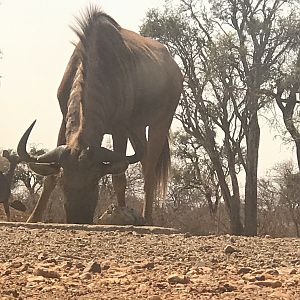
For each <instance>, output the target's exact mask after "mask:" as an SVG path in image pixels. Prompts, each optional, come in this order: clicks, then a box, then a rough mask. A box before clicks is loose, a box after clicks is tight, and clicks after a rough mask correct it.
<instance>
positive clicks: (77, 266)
mask: <svg viewBox="0 0 300 300" xmlns="http://www.w3.org/2000/svg"><path fill="white" fill-rule="evenodd" d="M75 266H76V268H77V269H79V270H81V269H82V270H83V269H84V264H83V263H82V262H78V263H76V265H75Z"/></svg>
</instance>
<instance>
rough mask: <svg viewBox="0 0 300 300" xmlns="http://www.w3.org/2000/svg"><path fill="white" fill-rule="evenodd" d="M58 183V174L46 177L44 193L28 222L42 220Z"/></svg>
mask: <svg viewBox="0 0 300 300" xmlns="http://www.w3.org/2000/svg"><path fill="white" fill-rule="evenodd" d="M56 183H57V175H51V176H48V177H46V178H45V180H44V184H43V191H42V194H41V196H40V198H39V200H38V202H37V204H36V206H35V208H34V210H33V212H32V214H31V216H30V217H29V219H28V220H27V223H36V222H41V221H42V218H43V214H44V212H45V211H46V209H47V205H48V202H49V198H50V195H51V193H52V191H53V190H54V188H55V186H56Z"/></svg>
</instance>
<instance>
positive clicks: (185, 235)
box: [183, 232, 193, 238]
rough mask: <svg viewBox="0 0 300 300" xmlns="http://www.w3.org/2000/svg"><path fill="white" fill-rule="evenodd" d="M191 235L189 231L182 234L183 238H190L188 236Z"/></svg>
mask: <svg viewBox="0 0 300 300" xmlns="http://www.w3.org/2000/svg"><path fill="white" fill-rule="evenodd" d="M192 236H193V235H192V234H191V233H190V232H186V233H185V234H184V235H183V237H184V238H190V237H192Z"/></svg>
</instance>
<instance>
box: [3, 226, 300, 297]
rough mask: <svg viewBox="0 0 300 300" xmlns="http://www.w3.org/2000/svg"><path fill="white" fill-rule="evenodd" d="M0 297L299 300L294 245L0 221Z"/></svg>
mask: <svg viewBox="0 0 300 300" xmlns="http://www.w3.org/2000/svg"><path fill="white" fill-rule="evenodd" d="M0 239H1V243H0V295H1V297H0V299H72V300H73V299H124V300H127V299H152V300H159V299H300V240H299V239H291V238H282V239H279V238H276V239H274V238H271V237H264V238H262V237H259V238H258V237H257V238H247V237H233V236H229V235H226V236H191V235H190V234H178V233H174V231H172V230H165V229H159V228H147V227H132V226H131V227H130V226H123V227H113V226H74V225H73V226H64V225H50V224H49V225H43V224H36V225H31V224H24V223H0Z"/></svg>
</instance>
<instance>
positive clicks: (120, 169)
mask: <svg viewBox="0 0 300 300" xmlns="http://www.w3.org/2000/svg"><path fill="white" fill-rule="evenodd" d="M100 168H101V171H100V172H101V173H102V174H103V175H102V174H101V175H102V176H104V175H106V174H113V175H117V174H123V173H124V172H125V171H126V170H127V168H128V162H127V161H120V162H114V163H109V164H102V165H101V167H100Z"/></svg>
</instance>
